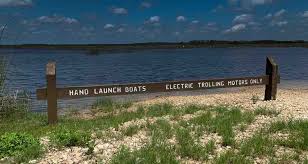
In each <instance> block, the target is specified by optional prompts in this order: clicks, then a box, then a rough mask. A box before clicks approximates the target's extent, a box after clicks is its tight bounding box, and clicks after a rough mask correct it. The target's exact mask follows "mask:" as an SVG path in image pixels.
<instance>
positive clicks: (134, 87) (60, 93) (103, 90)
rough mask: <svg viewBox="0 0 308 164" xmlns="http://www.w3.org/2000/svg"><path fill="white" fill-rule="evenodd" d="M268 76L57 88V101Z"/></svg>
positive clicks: (252, 81) (238, 83) (234, 83)
mask: <svg viewBox="0 0 308 164" xmlns="http://www.w3.org/2000/svg"><path fill="white" fill-rule="evenodd" d="M268 83H269V76H267V75H265V76H256V77H239V78H227V79H209V80H191V81H170V82H160V83H135V84H117V85H101V86H76V87H63V88H57V98H58V99H76V98H83V97H97V96H112V95H127V94H141V93H154V92H171V91H190V90H201V89H214V88H230V87H244V86H253V85H268ZM37 99H39V100H44V99H46V89H45V88H42V89H37Z"/></svg>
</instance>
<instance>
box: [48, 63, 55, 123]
mask: <svg viewBox="0 0 308 164" xmlns="http://www.w3.org/2000/svg"><path fill="white" fill-rule="evenodd" d="M46 80H47V81H46V82H47V113H48V123H49V124H54V123H56V122H57V82H56V80H57V78H56V63H54V62H49V63H48V64H47V65H46Z"/></svg>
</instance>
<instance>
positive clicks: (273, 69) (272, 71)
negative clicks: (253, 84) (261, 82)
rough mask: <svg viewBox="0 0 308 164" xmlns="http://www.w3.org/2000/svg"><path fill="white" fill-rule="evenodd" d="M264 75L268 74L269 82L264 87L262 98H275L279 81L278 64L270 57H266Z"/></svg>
mask: <svg viewBox="0 0 308 164" xmlns="http://www.w3.org/2000/svg"><path fill="white" fill-rule="evenodd" d="M266 75H268V76H269V80H268V81H269V83H268V84H267V85H266V87H265V95H264V100H276V97H277V85H278V83H279V82H280V76H279V74H278V65H277V64H276V63H275V62H274V60H273V58H272V57H268V58H267V59H266Z"/></svg>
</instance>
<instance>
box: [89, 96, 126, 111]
mask: <svg viewBox="0 0 308 164" xmlns="http://www.w3.org/2000/svg"><path fill="white" fill-rule="evenodd" d="M131 106H132V103H131V102H115V101H112V100H111V99H109V98H103V99H99V100H97V101H96V102H95V103H94V104H93V105H92V111H96V112H116V111H119V110H122V109H127V108H129V107H131Z"/></svg>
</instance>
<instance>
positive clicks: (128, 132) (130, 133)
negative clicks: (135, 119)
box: [123, 125, 140, 136]
mask: <svg viewBox="0 0 308 164" xmlns="http://www.w3.org/2000/svg"><path fill="white" fill-rule="evenodd" d="M139 129H140V127H139V126H137V125H131V126H129V127H128V128H127V129H125V130H124V131H123V134H124V135H125V136H133V135H134V134H136V133H138V131H139Z"/></svg>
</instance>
